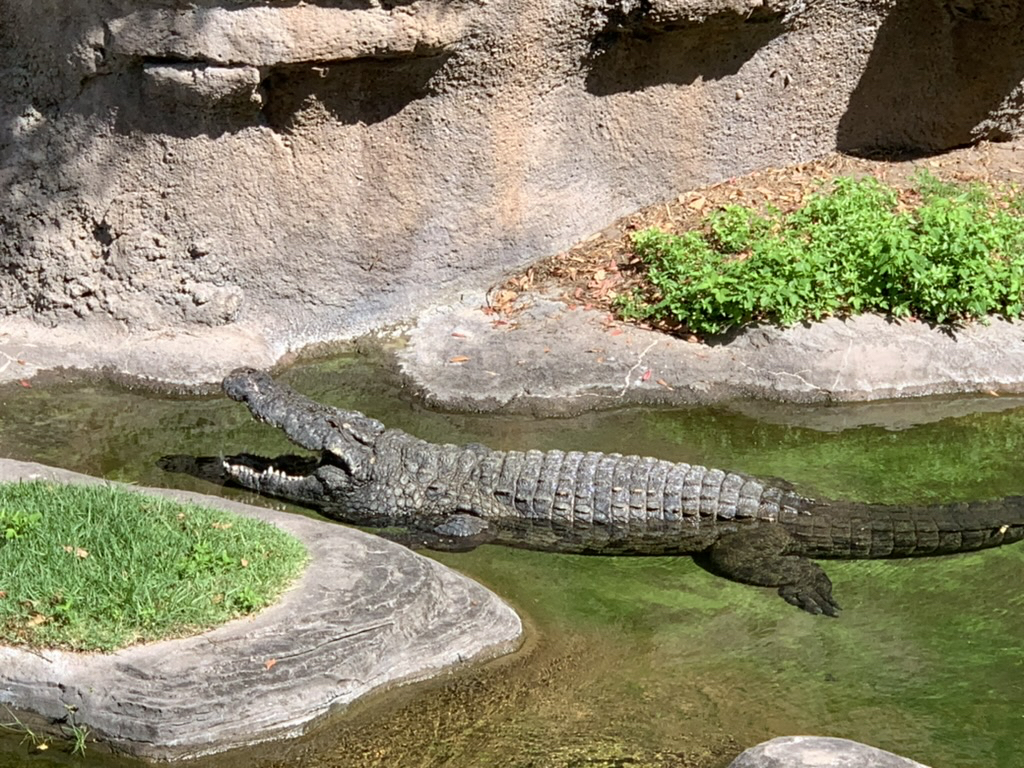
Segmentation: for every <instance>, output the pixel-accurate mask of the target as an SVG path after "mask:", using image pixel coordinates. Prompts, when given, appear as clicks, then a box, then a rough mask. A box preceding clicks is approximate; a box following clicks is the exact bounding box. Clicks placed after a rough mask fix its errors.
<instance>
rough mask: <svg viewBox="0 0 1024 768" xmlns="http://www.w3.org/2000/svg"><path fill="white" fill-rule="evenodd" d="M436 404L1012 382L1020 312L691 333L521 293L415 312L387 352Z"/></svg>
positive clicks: (941, 389)
mask: <svg viewBox="0 0 1024 768" xmlns="http://www.w3.org/2000/svg"><path fill="white" fill-rule="evenodd" d="M398 359H399V365H400V368H401V370H402V372H403V373H404V374H405V376H406V377H407V378H408V379H409V380H410V381H411V382H412V383H413V385H414V386H415V387H416V388H417V389H418V390H419V392H420V396H421V397H422V398H423V399H424V400H425V401H426V402H427V403H428V404H430V405H432V406H434V407H438V408H443V409H454V410H463V411H483V412H491V411H493V412H502V413H530V414H535V415H539V416H563V415H571V414H575V413H579V412H582V411H586V410H590V409H595V408H613V407H619V406H625V405H636V404H640V405H648V404H649V405H684V404H690V403H697V404H710V403H723V402H729V401H742V400H752V399H756V400H760V401H775V402H785V403H796V404H809V403H825V404H834V403H862V402H867V401H880V400H888V399H895V398H900V399H904V400H905V399H906V398H913V397H924V396H929V395H952V394H962V393H976V394H982V395H1005V394H1019V393H1022V392H1024V322H1019V321H1016V322H1011V321H1007V320H1004V319H1002V318H998V317H996V318H991V319H990V320H989V321H988V323H987V324H982V323H969V324H966V325H965V326H964V327H962V328H957V329H946V328H940V327H934V326H929V325H927V324H925V323H920V322H914V321H909V320H908V321H895V320H892V319H891V318H886V317H883V316H880V315H870V314H866V315H858V316H856V317H850V318H834V317H833V318H828V319H826V320H822V321H820V322H815V323H808V324H806V325H798V326H793V327H790V328H778V327H775V326H750V327H747V328H744V329H742V330H740V331H738V332H737V333H735V334H734V335H733V336H731V337H730V338H728V339H723V340H720V341H718V342H716V343H693V342H688V341H686V340H683V339H680V338H676V337H672V336H668V335H666V334H664V333H662V332H659V331H654V330H648V329H644V328H640V327H637V326H633V325H629V324H626V323H621V322H618V321H615V320H613V319H612V318H610V317H609V316H608V315H607V314H606V313H601V312H598V311H596V310H588V309H584V308H576V309H570V308H569V307H568V306H567V305H566V304H564V303H563V302H561V301H557V300H554V299H551V298H545V297H543V296H532V297H530V298H529V300H528V301H527V302H526V305H525V306H524V307H523V309H522V310H521V311H519V312H518V313H517V314H515V315H513V316H509V317H496V316H494V315H488V314H486V313H485V312H483V311H481V310H480V309H478V308H470V307H465V306H461V307H451V308H446V309H439V310H438V311H435V312H432V313H426V314H424V315H422V316H421V317H420V318H419V320H418V322H417V324H416V325H415V327H413V328H412V329H411V330H410V331H409V333H408V343H407V344H406V345H405V346H404V347H403V348H402V349H401V350H400V351H399V353H398Z"/></svg>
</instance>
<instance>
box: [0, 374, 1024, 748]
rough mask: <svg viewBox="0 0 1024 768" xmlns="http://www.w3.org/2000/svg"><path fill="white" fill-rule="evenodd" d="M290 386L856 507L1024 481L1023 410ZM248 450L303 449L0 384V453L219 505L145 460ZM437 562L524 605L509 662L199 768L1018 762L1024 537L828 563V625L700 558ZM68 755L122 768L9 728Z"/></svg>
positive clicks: (227, 406)
mask: <svg viewBox="0 0 1024 768" xmlns="http://www.w3.org/2000/svg"><path fill="white" fill-rule="evenodd" d="M284 378H285V379H286V380H288V381H289V383H291V384H292V385H293V386H295V387H296V388H297V389H299V390H300V391H303V392H306V393H307V394H310V395H311V396H313V397H315V398H317V399H320V400H323V401H324V402H331V403H333V404H337V405H343V406H345V407H348V408H355V409H358V410H362V411H365V412H367V413H369V414H370V415H373V416H375V417H377V418H380V419H381V420H383V421H385V422H386V423H387V424H389V425H390V426H397V427H401V428H403V429H406V430H408V431H410V432H414V433H415V434H417V435H419V436H422V437H425V438H428V439H432V440H438V441H450V442H463V441H471V440H472V441H480V442H484V443H487V444H489V445H492V446H494V447H500V448H521V449H522V448H531V447H536V448H542V449H543V448H554V447H559V448H563V449H579V450H606V451H612V450H617V451H620V452H628V453H643V454H651V455H656V456H659V457H662V458H667V459H673V460H677V461H688V462H693V463H703V464H708V465H713V466H720V467H723V468H728V469H735V470H741V471H746V472H750V473H753V474H758V475H765V476H778V477H783V478H786V479H787V480H789V481H791V482H793V483H795V484H796V485H797V486H798V488H799V489H800V490H801V491H803V492H806V493H810V494H818V495H827V496H833V497H839V498H856V499H862V500H869V501H890V502H898V501H910V500H913V501H948V500H953V499H967V498H982V497H993V496H1000V495H1010V494H1024V472H1021V470H1020V457H1021V456H1022V449H1024V408H1020V407H1013V406H1015V405H1017V403H1014V402H1012V401H1008V402H999V403H995V401H993V400H992V399H988V398H986V399H978V400H970V399H966V398H965V399H961V400H958V401H956V402H955V403H951V402H950V401H948V400H935V401H926V402H924V403H923V404H922V403H920V402H918V403H914V404H907V405H906V407H905V408H902V407H901V406H900V405H895V406H891V407H890V408H889V413H890V414H895V416H893V417H892V418H891V423H892V424H896V425H898V426H899V427H900V429H898V430H897V429H886V428H885V427H883V426H860V427H854V428H847V429H843V428H842V425H843V424H850V423H858V422H859V421H864V419H860V418H858V412H863V407H835V408H801V409H795V410H792V411H789V413H790V414H791V415H789V416H787V415H786V414H787V411H786V409H779V408H776V407H774V406H768V405H764V406H763V407H760V408H759V405H758V404H744V405H743V406H742V407H740V408H737V409H732V410H730V409H728V408H700V409H698V408H693V409H676V410H663V411H658V410H649V409H623V410H619V411H614V412H604V413H592V414H586V415H583V416H580V417H578V418H574V419H564V420H534V419H530V418H525V417H514V418H513V417H505V416H495V415H467V414H443V413H437V412H431V411H427V410H425V409H423V408H421V407H419V406H417V405H416V404H415V401H414V399H413V398H412V397H411V395H410V393H408V392H406V391H403V390H402V383H401V381H400V380H399V379H398V378H397V377H395V376H394V375H393V374H392V373H390V372H389V369H388V368H387V367H386V366H383V365H381V361H380V360H377V359H374V358H367V357H360V356H356V355H350V356H341V357H337V358H334V359H332V360H329V361H321V362H319V363H315V364H313V363H311V364H304V365H300V366H296V367H295V368H293V369H291V370H290V371H288V372H287V374H285V377H284ZM994 403H995V406H994ZM993 407H1004V408H1006V410H1002V411H994V412H993V411H992V410H991V409H992V408H993ZM859 408H860V411H858V409H859ZM883 410H884V409H883ZM872 413H874V412H872ZM950 413H954V414H959V415H955V416H948V415H947V414H950ZM867 421H882V422H885V421H887V417H886V418H878V417H876V416H875V415H872V416H871V418H869V419H867ZM921 422H925V423H921ZM808 424H809V425H812V426H813V427H814V428H812V426H807V425H808ZM801 425H803V426H801ZM242 450H245V451H250V452H262V453H270V454H273V453H278V452H286V451H289V450H291V447H290V446H289V444H288V443H287V441H286V440H284V438H282V437H281V436H280V435H279V434H277V433H276V432H275V431H274V430H272V429H270V428H268V427H265V426H262V425H259V424H256V423H254V422H252V420H251V419H250V418H249V416H248V414H247V412H246V411H245V409H244V408H243V407H242V406H240V405H238V404H236V403H232V402H230V401H228V400H227V399H225V398H222V397H214V398H207V399H196V398H191V399H187V398H177V399H176V398H156V397H153V396H150V395H146V394H142V393H136V392H131V391H126V390H124V389H121V388H118V387H115V386H112V385H109V384H97V383H90V382H88V381H77V382H76V381H62V380H53V381H51V382H49V383H43V382H39V383H36V384H35V386H33V387H32V388H30V389H26V388H22V387H18V386H11V387H7V388H4V389H0V455H5V456H10V457H14V458H22V459H32V460H37V461H43V462H46V463H50V464H56V465H58V466H64V467H68V468H71V469H76V470H79V471H84V472H89V473H91V474H98V475H104V476H107V477H111V478H115V479H119V480H129V481H133V482H138V483H140V484H148V485H168V486H175V487H185V488H189V489H193V490H202V491H205V492H214V493H217V492H221V489H219V488H217V487H215V486H211V485H209V484H206V483H203V482H202V481H199V480H195V479H193V478H190V477H188V476H185V475H169V474H167V473H164V472H162V471H161V470H159V469H158V468H157V467H156V461H157V459H159V458H160V457H161V456H163V455H166V454H172V453H191V454H197V455H203V454H209V455H215V454H218V453H233V452H237V451H242ZM229 493H233V494H234V495H237V496H240V497H242V498H249V499H251V498H252V497H251V496H249V495H248V494H244V493H241V492H238V493H234V492H229ZM437 557H438V559H440V560H442V561H443V562H445V563H447V564H448V565H450V566H452V567H454V568H456V569H458V570H461V571H463V572H465V573H467V574H469V575H471V576H473V577H474V578H477V579H479V580H480V581H482V582H483V583H485V584H487V585H488V586H490V587H492V588H493V589H495V590H496V591H497V592H498V593H499V594H501V595H503V596H504V597H505V598H506V599H507V600H509V601H510V602H511V603H512V604H513V605H515V606H516V608H517V609H519V611H520V612H521V613H522V614H523V615H524V616H525V617H526V619H527V622H528V623H529V625H530V632H529V639H528V642H527V645H526V647H525V648H524V650H523V651H521V652H520V653H518V654H516V655H514V656H512V657H510V658H507V659H504V660H500V661H498V662H495V663H492V664H490V665H487V666H485V667H483V668H479V669H475V670H471V671H468V672H462V673H459V674H455V675H451V676H448V677H446V678H444V679H442V680H440V681H435V682H432V683H427V684H423V685H419V686H411V687H409V688H404V689H399V690H397V691H394V692H391V693H388V694H384V695H382V696H379V697H376V698H374V699H372V700H371V701H369V702H365V703H362V704H359V705H357V706H355V707H353V708H352V709H350V710H349V711H348V712H346V713H342V714H341V715H338V716H335V717H332V718H329V719H328V720H326V721H325V722H323V723H321V724H320V725H319V726H318V727H317V728H316V729H315V730H314V731H313V732H312V733H310V734H309V735H307V736H306V737H303V738H301V739H296V740H292V741H289V742H285V743H281V744H277V745H273V746H266V745H264V746H262V747H259V748H255V749H252V750H243V751H239V752H236V753H231V754H228V755H222V756H219V757H217V758H215V759H209V760H203V761H197V762H193V763H190V764H189V765H195V766H202V768H205V767H206V766H214V765H216V766H239V768H241V766H246V768H250V767H251V768H262V767H263V766H267V767H269V766H285V765H287V766H310V767H312V766H337V767H338V768H342V767H346V766H374V765H378V766H452V767H453V768H464V767H466V766H508V767H509V768H512V767H515V768H526V767H527V766H538V767H539V766H620V765H631V766H702V767H705V768H718V767H720V766H725V765H726V764H728V762H729V760H730V759H731V758H732V757H733V756H735V754H736V753H738V752H739V751H741V749H743V748H744V747H746V746H749V745H751V744H754V743H756V742H758V741H762V740H764V739H767V738H771V737H772V736H776V735H783V734H795V733H815V734H826V735H834V736H842V737H846V738H852V739H857V740H859V741H865V742H868V743H871V744H875V745H877V746H880V747H883V748H886V749H891V750H893V751H896V752H899V753H902V754H905V755H908V756H910V757H913V758H914V759H916V760H919V761H921V762H923V763H926V764H930V765H933V766H935V767H936V768H938V767H939V766H958V767H962V768H970V767H973V766H978V767H979V768H980V767H981V766H1008V767H1010V768H1015V767H1016V766H1024V756H1021V750H1020V749H1019V746H1018V744H1019V738H1018V737H1019V733H1020V729H1021V727H1022V726H1024V715H1022V713H1024V648H1022V642H1024V640H1022V638H1024V610H1022V609H1024V595H1022V593H1021V590H1020V588H1019V584H1020V574H1021V572H1022V566H1024V546H1021V545H1017V546H1013V547H1008V548H1005V549H1000V550H992V551H988V552H982V553H976V554H970V555H964V556H957V557H950V558H934V559H921V560H901V561H877V560H876V561H860V562H830V563H826V564H825V567H826V569H827V570H828V572H829V574H830V575H831V577H832V580H833V582H834V583H835V593H836V596H837V599H838V600H839V602H840V604H841V605H842V606H843V608H844V609H845V610H844V612H843V615H842V617H841V618H839V619H838V620H829V619H824V618H820V617H812V616H809V615H807V614H804V613H802V612H800V611H797V610H795V609H793V608H791V607H790V606H788V605H786V604H785V603H783V602H782V601H781V600H780V599H779V598H778V597H777V596H776V595H775V594H774V592H773V591H771V590H761V589H755V588H751V587H745V586H741V585H738V584H733V583H731V582H728V581H725V580H723V579H720V578H717V577H715V576H712V575H710V574H708V573H707V572H705V571H704V570H702V569H701V568H699V567H698V566H697V565H696V564H695V563H694V562H693V561H692V560H691V559H689V558H586V557H576V556H562V555H551V554H544V553H535V552H526V551H516V550H507V549H501V548H497V547H481V548H480V549H478V550H476V551H475V552H471V553H466V554H445V555H437ZM0 721H3V716H2V715H0ZM72 762H73V763H74V764H76V765H109V764H111V761H110V759H109V757H107V756H103V755H100V754H98V753H96V752H95V751H92V752H91V755H90V754H87V757H86V759H85V761H84V762H83V761H82V760H80V759H78V758H75V759H74V760H73V761H72V760H71V759H70V758H64V757H61V756H60V755H58V754H56V753H55V752H54V751H52V750H51V751H50V752H49V753H44V754H43V755H28V754H27V747H26V746H25V745H22V744H19V743H18V739H17V737H7V738H0V766H3V767H4V768H6V767H8V766H10V767H11V768H13V767H14V766H19V767H20V766H27V765H30V764H31V765H51V764H52V765H57V764H65V763H66V764H71V763H72Z"/></svg>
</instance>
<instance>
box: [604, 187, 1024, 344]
mask: <svg viewBox="0 0 1024 768" xmlns="http://www.w3.org/2000/svg"><path fill="white" fill-rule="evenodd" d="M1022 214H1024V201H1022V200H1021V198H1019V197H1018V196H1017V195H1016V191H1015V190H1012V189H1010V190H995V189H989V188H986V187H984V186H981V185H978V184H974V185H956V184H946V183H942V182H940V181H938V180H937V179H935V178H934V177H933V176H930V175H927V174H921V175H918V176H917V177H916V179H915V186H914V188H913V189H911V190H907V191H902V192H901V191H900V190H897V189H894V188H891V187H887V186H884V185H882V184H881V183H879V182H878V181H877V180H875V179H873V178H866V179H859V180H858V179H852V178H846V177H840V178H836V179H834V180H833V181H832V183H831V184H830V185H828V186H826V187H824V188H823V189H821V190H820V191H818V192H816V193H815V194H813V195H811V196H810V197H809V198H808V200H807V201H805V203H804V204H803V205H802V206H801V207H800V208H799V209H797V210H795V211H792V212H790V213H782V212H780V211H778V210H776V209H772V208H767V209H765V210H763V211H762V210H753V209H750V208H746V207H742V206H736V205H730V206H726V207H724V208H722V209H719V210H716V211H714V212H712V213H710V214H709V215H708V216H707V217H705V219H704V221H703V223H702V226H701V228H700V229H699V230H695V231H690V232H686V233H684V234H681V235H672V234H667V233H665V232H662V231H660V230H656V229H647V230H644V231H642V232H639V233H637V234H636V235H635V236H634V238H633V248H634V251H635V253H636V254H637V255H638V256H639V257H640V259H641V260H642V262H643V263H644V264H645V265H646V269H647V278H648V280H649V282H650V287H649V289H648V290H645V291H638V292H634V293H633V294H631V295H628V296H625V297H623V298H622V299H620V301H619V309H620V311H621V312H622V314H623V315H624V316H626V317H631V318H638V319H647V320H652V321H655V322H659V323H662V324H666V325H670V326H675V327H679V328H681V329H685V330H687V331H690V332H693V333H697V334H718V333H722V332H724V331H727V330H729V329H731V328H734V327H738V326H742V325H745V324H747V323H751V322H756V321H763V322H771V323H777V324H780V325H792V324H795V323H799V322H803V321H807V320H819V319H821V318H823V317H827V316H830V315H848V314H857V313H861V312H881V313H885V314H889V315H891V316H894V317H906V316H914V317H917V318H919V319H921V320H924V321H926V322H930V323H936V324H955V323H959V322H963V321H965V320H970V319H979V318H985V317H987V316H988V315H992V314H1000V315H1004V316H1006V317H1019V316H1020V315H1021V313H1022V310H1024V215H1022Z"/></svg>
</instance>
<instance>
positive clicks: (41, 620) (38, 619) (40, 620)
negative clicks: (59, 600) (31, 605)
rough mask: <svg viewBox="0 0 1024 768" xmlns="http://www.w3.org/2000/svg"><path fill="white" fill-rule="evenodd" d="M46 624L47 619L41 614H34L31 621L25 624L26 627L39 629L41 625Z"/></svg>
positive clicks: (30, 618)
mask: <svg viewBox="0 0 1024 768" xmlns="http://www.w3.org/2000/svg"><path fill="white" fill-rule="evenodd" d="M45 623H46V617H45V616H44V615H43V614H41V613H33V614H32V616H31V617H29V620H28V621H26V622H25V626H26V627H38V626H39V625H40V624H45Z"/></svg>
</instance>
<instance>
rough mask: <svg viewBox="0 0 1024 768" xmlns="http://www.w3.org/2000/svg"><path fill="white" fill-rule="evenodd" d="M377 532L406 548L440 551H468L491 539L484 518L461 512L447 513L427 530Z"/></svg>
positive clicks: (487, 542)
mask: <svg viewBox="0 0 1024 768" xmlns="http://www.w3.org/2000/svg"><path fill="white" fill-rule="evenodd" d="M380 535H382V536H384V537H385V538H387V539H388V540H389V541H393V542H395V543H397V544H402V545H403V546H406V547H409V549H433V550H435V551H440V552H469V551H470V550H473V549H476V548H477V547H479V546H480V545H481V544H489V543H490V542H492V541H494V539H495V535H494V532H493V531H492V530H491V526H490V525H489V524H488V522H487V521H486V520H482V519H480V518H479V517H476V516H474V515H469V514H464V513H458V514H454V515H451V516H449V517H447V518H446V519H445V520H444V522H442V523H440V524H439V525H437V526H435V527H434V528H432V529H430V530H415V531H405V532H402V533H391V532H387V531H384V532H380Z"/></svg>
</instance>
